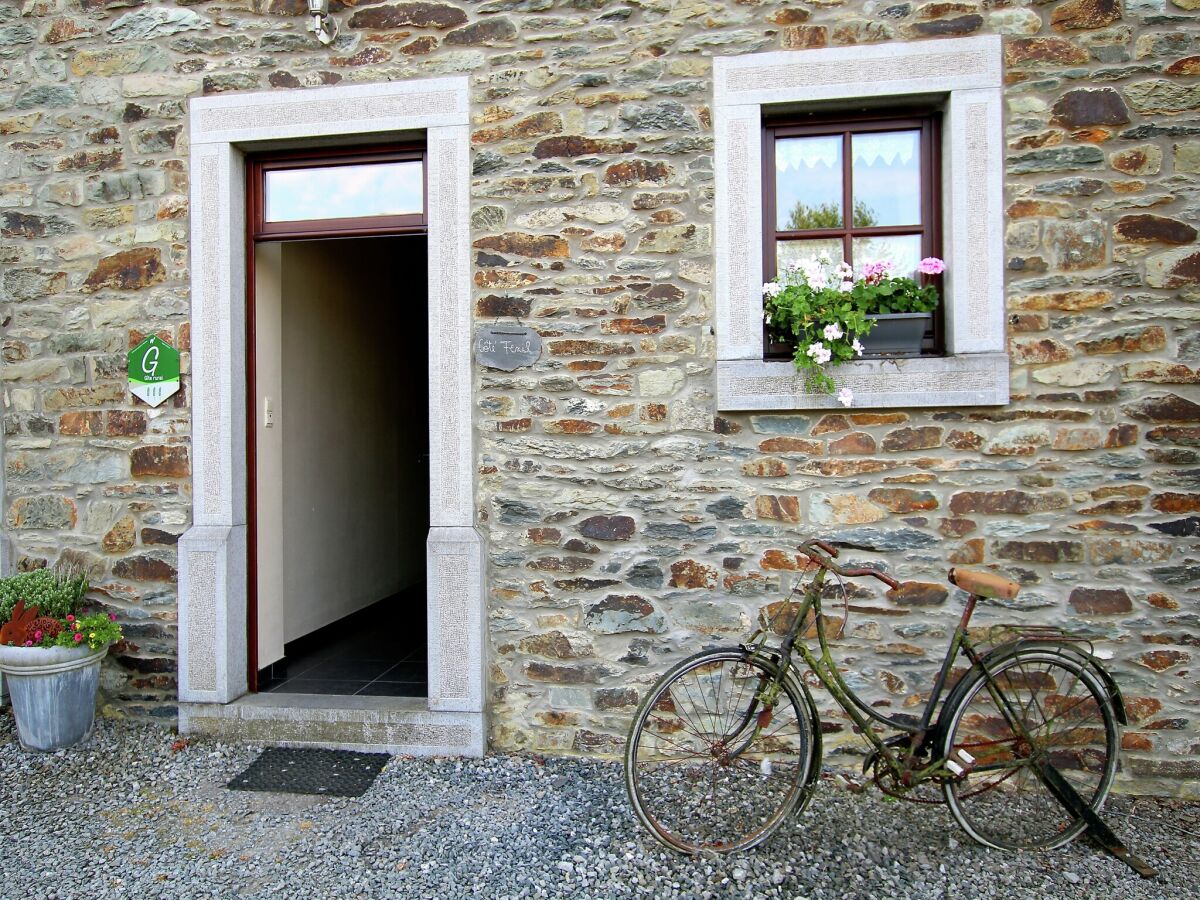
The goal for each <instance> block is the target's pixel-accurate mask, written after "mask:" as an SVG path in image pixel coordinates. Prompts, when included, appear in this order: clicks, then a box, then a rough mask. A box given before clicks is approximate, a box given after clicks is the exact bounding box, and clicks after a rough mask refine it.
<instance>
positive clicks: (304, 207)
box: [263, 160, 425, 222]
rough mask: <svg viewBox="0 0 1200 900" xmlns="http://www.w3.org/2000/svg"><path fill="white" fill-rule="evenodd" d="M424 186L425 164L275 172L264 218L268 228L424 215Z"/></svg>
mask: <svg viewBox="0 0 1200 900" xmlns="http://www.w3.org/2000/svg"><path fill="white" fill-rule="evenodd" d="M421 181H422V179H421V162H420V160H410V161H406V162H393V163H366V164H363V165H357V166H323V167H321V168H313V169H274V170H270V171H268V172H267V173H266V178H265V185H264V194H265V197H264V204H263V205H264V212H263V215H264V218H265V219H266V221H268V222H301V221H304V220H307V219H350V218H359V217H362V216H397V215H404V214H406V213H407V214H412V213H420V212H422V211H423V209H424V196H425V191H424V190H423V188H422V183H421Z"/></svg>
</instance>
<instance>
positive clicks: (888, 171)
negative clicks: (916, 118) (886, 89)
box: [850, 131, 921, 227]
mask: <svg viewBox="0 0 1200 900" xmlns="http://www.w3.org/2000/svg"><path fill="white" fill-rule="evenodd" d="M850 140H851V147H852V153H853V156H854V165H853V170H852V171H853V175H852V178H853V182H854V184H853V190H854V225H855V226H856V227H870V226H872V225H920V224H921V154H920V146H921V132H919V131H885V132H878V133H874V134H855V135H852V136H851V138H850Z"/></svg>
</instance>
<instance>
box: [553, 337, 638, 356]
mask: <svg viewBox="0 0 1200 900" xmlns="http://www.w3.org/2000/svg"><path fill="white" fill-rule="evenodd" d="M635 350H636V348H635V347H634V346H633V344H622V343H617V342H615V341H580V340H563V341H550V355H551V356H628V355H629V354H631V353H634V352H635Z"/></svg>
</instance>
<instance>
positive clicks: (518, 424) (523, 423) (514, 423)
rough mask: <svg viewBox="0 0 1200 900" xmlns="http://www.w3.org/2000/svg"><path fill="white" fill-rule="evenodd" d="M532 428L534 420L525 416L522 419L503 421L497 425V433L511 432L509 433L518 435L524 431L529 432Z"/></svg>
mask: <svg viewBox="0 0 1200 900" xmlns="http://www.w3.org/2000/svg"><path fill="white" fill-rule="evenodd" d="M532 427H533V419H531V418H529V417H528V416H525V417H524V418H521V419H502V420H500V421H499V422H497V423H496V430H497V431H504V432H509V433H518V432H522V431H528V430H529V429H530V428H532Z"/></svg>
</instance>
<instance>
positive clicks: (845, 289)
mask: <svg viewBox="0 0 1200 900" xmlns="http://www.w3.org/2000/svg"><path fill="white" fill-rule="evenodd" d="M838 290H839V291H841V292H842V293H843V294H848V293H850V292H851V291H852V290H854V282H853V281H843V282H842V283H841V284H839V285H838Z"/></svg>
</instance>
